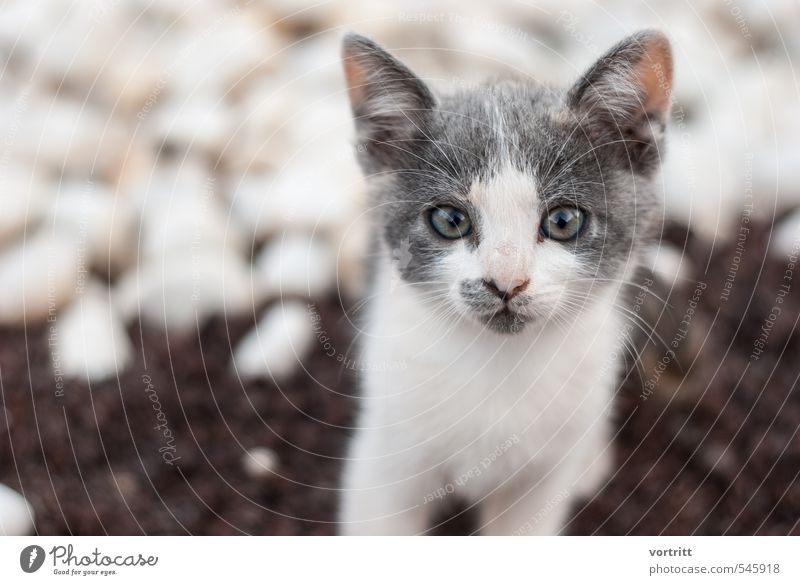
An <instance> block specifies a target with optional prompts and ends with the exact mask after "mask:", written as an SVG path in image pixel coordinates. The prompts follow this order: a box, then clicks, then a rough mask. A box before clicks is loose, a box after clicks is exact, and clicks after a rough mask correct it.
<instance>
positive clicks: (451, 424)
mask: <svg viewBox="0 0 800 585" xmlns="http://www.w3.org/2000/svg"><path fill="white" fill-rule="evenodd" d="M377 309H378V311H377V312H376V313H375V315H374V319H373V321H372V323H371V325H372V329H371V330H370V331H368V335H369V336H370V337H369V339H368V340H367V341H366V343H365V346H364V348H365V360H366V361H367V362H374V363H392V364H398V366H399V367H397V368H395V369H394V370H383V371H373V372H370V373H367V375H366V382H367V384H366V390H367V391H368V392H369V393H370V394H371V395H372V396H373V397H376V398H380V402H381V403H383V404H384V405H385V406H387V405H388V408H386V409H385V412H386V416H387V417H389V418H390V419H393V420H387V421H386V422H388V423H392V424H394V423H399V422H400V421H403V420H415V421H416V424H423V423H424V422H430V424H433V425H439V429H440V430H441V429H456V430H457V429H462V428H465V427H477V428H480V429H490V428H493V427H498V428H499V429H500V430H499V431H497V432H499V433H500V434H503V433H505V434H509V435H512V434H514V433H521V432H530V431H533V432H541V433H543V434H549V435H552V434H554V433H559V432H562V431H564V430H565V429H567V430H568V429H570V428H571V427H575V428H580V427H581V426H584V425H585V420H584V419H585V418H586V417H587V416H593V415H592V414H590V413H592V412H594V413H596V412H597V409H598V408H601V407H602V405H604V404H605V403H606V402H607V397H608V394H609V391H610V390H609V384H610V383H612V382H613V377H614V374H615V370H616V363H617V360H616V351H617V350H616V346H617V342H616V338H617V337H618V333H617V328H616V323H615V321H614V320H613V319H611V318H610V315H611V314H610V313H609V312H608V311H602V307H601V308H599V309H600V313H598V314H597V315H592V314H588V315H587V316H586V318H585V319H586V322H585V323H583V324H582V326H581V327H580V329H577V328H576V329H574V330H569V329H563V328H558V327H555V326H545V327H542V328H538V329H533V328H532V331H529V332H527V333H525V334H521V335H510V336H501V335H498V334H495V333H492V332H489V331H483V330H481V328H480V327H476V326H475V325H472V324H471V323H468V322H464V321H463V319H462V320H460V321H459V320H458V318H455V319H454V320H453V322H452V323H450V324H448V323H442V322H435V321H434V320H432V319H435V318H432V317H431V316H430V314H429V313H426V308H425V307H420V306H419V305H418V303H416V304H415V303H414V300H413V299H407V298H403V297H402V296H399V295H395V297H394V298H393V302H392V303H391V304H389V303H387V304H386V305H385V306H383V307H381V306H378V307H377ZM592 320H596V323H592ZM473 431H474V429H473ZM473 431H470V432H473ZM443 432H444V431H443ZM493 434H497V433H493ZM495 439H497V437H493V439H492V440H495Z"/></svg>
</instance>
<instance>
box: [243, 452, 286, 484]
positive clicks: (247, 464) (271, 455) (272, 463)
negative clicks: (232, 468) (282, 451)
mask: <svg viewBox="0 0 800 585" xmlns="http://www.w3.org/2000/svg"><path fill="white" fill-rule="evenodd" d="M278 464H279V460H278V455H277V454H276V453H275V451H273V450H272V449H268V448H267V447H253V448H252V449H250V450H249V451H248V452H247V453H245V454H244V457H243V458H242V466H243V467H244V471H245V473H247V475H249V476H250V477H252V478H254V479H264V478H268V477H272V476H273V474H274V473H275V471H276V470H277V469H278Z"/></svg>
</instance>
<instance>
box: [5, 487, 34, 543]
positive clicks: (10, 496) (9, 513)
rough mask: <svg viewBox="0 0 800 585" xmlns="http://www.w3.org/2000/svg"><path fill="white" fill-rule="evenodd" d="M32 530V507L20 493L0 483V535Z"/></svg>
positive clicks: (24, 532) (15, 534)
mask: <svg viewBox="0 0 800 585" xmlns="http://www.w3.org/2000/svg"><path fill="white" fill-rule="evenodd" d="M31 532H33V509H31V507H30V505H28V502H27V501H25V498H24V497H22V495H20V494H18V493H17V492H15V491H14V490H12V489H11V488H10V487H8V486H6V485H3V484H2V483H0V536H27V535H28V534H30V533H31Z"/></svg>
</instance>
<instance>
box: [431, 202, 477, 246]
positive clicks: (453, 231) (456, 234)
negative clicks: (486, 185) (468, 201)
mask: <svg viewBox="0 0 800 585" xmlns="http://www.w3.org/2000/svg"><path fill="white" fill-rule="evenodd" d="M430 221H431V226H432V227H433V229H434V230H435V231H436V233H437V234H439V235H440V236H442V237H443V238H447V239H448V240H457V239H458V238H463V237H465V236H468V235H469V234H470V232H471V231H472V222H471V221H470V220H469V216H468V215H467V214H466V213H464V212H463V211H461V210H460V209H457V208H455V207H452V206H450V205H442V206H440V207H434V208H433V210H432V211H431V215H430Z"/></svg>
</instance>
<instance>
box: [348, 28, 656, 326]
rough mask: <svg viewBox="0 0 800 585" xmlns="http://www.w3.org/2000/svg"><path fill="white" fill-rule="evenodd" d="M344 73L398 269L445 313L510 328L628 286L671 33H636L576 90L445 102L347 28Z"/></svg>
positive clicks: (652, 165) (567, 312)
mask: <svg viewBox="0 0 800 585" xmlns="http://www.w3.org/2000/svg"><path fill="white" fill-rule="evenodd" d="M345 70H346V72H347V76H348V85H349V91H350V97H351V102H352V105H353V110H354V114H355V116H356V126H357V129H358V139H359V141H360V143H361V144H363V145H364V146H365V148H363V149H360V150H361V151H362V154H361V159H360V162H361V164H362V167H363V168H364V170H365V172H366V174H367V178H368V182H369V183H370V188H371V192H372V195H373V204H374V205H375V208H376V209H377V210H378V211H379V214H378V216H379V218H380V223H381V225H382V228H383V237H384V240H385V242H386V243H387V244H388V246H389V248H390V250H392V251H393V254H392V256H393V258H394V270H395V271H396V272H397V273H399V274H400V276H401V277H402V278H403V279H404V280H405V281H406V282H408V283H411V284H412V285H413V286H414V287H417V288H419V289H420V290H421V291H422V292H421V294H420V298H421V299H422V300H424V302H430V303H432V304H435V305H439V306H440V307H441V310H440V311H439V314H442V315H451V316H455V315H457V317H455V318H461V317H466V318H470V319H474V320H476V321H477V322H479V323H481V324H483V325H485V326H487V327H488V328H490V329H492V330H494V331H498V332H501V333H516V332H518V331H521V330H522V329H523V328H524V326H525V324H526V323H528V322H530V321H534V320H541V321H543V320H547V319H552V320H554V321H562V322H563V321H564V320H567V319H569V318H571V317H574V316H576V315H578V314H579V313H580V311H581V310H582V308H583V307H584V306H585V305H586V304H591V302H592V299H593V297H594V296H596V295H598V294H600V293H601V291H602V290H603V289H605V288H606V287H607V286H609V285H610V284H612V283H615V282H618V281H619V279H621V278H623V276H624V275H625V272H626V269H627V268H628V267H629V266H630V265H631V261H632V259H633V258H634V257H635V255H636V251H637V242H639V241H640V240H641V237H642V236H643V235H644V232H645V231H646V230H647V229H648V228H649V224H650V222H651V221H652V216H653V213H652V211H653V207H654V203H655V198H654V195H653V192H652V191H653V190H652V187H651V182H652V179H653V177H654V174H655V171H656V170H657V168H658V164H659V159H660V149H661V148H662V147H663V144H662V133H663V128H664V123H665V120H666V115H667V109H668V104H669V87H670V83H671V61H670V54H669V46H668V44H667V42H666V40H665V39H664V37H663V36H661V35H660V34H658V33H653V32H647V33H641V34H639V35H637V36H634V37H631V38H630V39H628V40H627V41H625V42H624V43H622V44H620V45H618V46H617V47H615V48H614V49H612V51H611V52H610V53H609V54H608V55H606V57H604V58H603V59H601V60H600V61H599V62H598V63H597V64H596V65H595V66H594V67H592V68H591V69H590V70H589V71H588V72H587V74H586V75H584V76H583V77H582V78H581V79H580V80H579V81H578V83H577V84H576V85H575V86H574V87H573V88H572V89H570V90H569V91H560V90H553V89H545V88H542V87H539V86H536V85H534V84H530V83H524V82H510V81H507V82H501V83H496V84H492V85H487V86H486V87H485V88H482V89H475V90H472V91H470V92H466V93H461V94H458V95H453V96H449V97H446V98H443V99H441V100H437V99H436V98H434V97H433V94H432V93H431V92H430V90H429V89H428V88H427V86H426V85H425V84H424V83H423V82H422V81H421V80H420V79H419V78H417V77H415V76H414V75H413V74H412V73H411V72H410V71H409V70H408V69H406V68H405V67H404V66H403V65H402V64H400V63H399V62H398V61H396V60H395V59H394V58H393V57H391V56H390V55H388V54H387V53H386V52H385V51H383V50H382V49H380V48H379V47H377V46H376V45H375V44H374V43H372V42H371V41H369V40H367V39H364V38H363V37H358V36H353V35H351V36H348V37H347V39H346V40H345Z"/></svg>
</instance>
